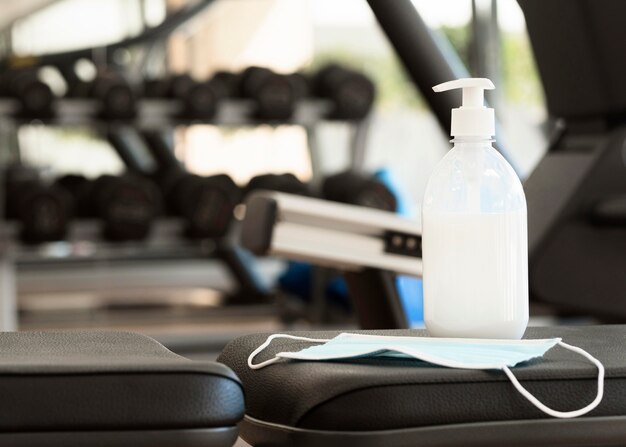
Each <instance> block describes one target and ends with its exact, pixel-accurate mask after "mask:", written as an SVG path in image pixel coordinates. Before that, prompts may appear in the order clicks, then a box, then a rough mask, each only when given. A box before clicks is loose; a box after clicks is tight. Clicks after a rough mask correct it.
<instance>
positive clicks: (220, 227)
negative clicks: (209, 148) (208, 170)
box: [162, 170, 241, 239]
mask: <svg viewBox="0 0 626 447" xmlns="http://www.w3.org/2000/svg"><path fill="white" fill-rule="evenodd" d="M162 184H163V190H164V194H165V197H166V200H167V203H168V206H169V209H170V210H171V211H172V212H173V214H175V215H179V216H182V217H183V218H184V219H185V221H186V222H187V236H188V237H190V238H192V239H203V238H218V237H222V236H225V235H226V233H227V232H228V228H229V226H230V222H231V220H232V219H233V211H234V209H235V206H237V204H238V203H239V202H240V201H241V191H240V189H239V187H238V186H237V184H236V183H235V182H234V181H233V180H232V179H231V178H230V177H229V176H228V175H226V174H218V175H213V176H210V177H201V176H198V175H194V174H190V173H188V172H184V171H179V170H175V171H174V172H171V173H170V174H169V175H168V176H166V178H165V179H164V180H163V183H162Z"/></svg>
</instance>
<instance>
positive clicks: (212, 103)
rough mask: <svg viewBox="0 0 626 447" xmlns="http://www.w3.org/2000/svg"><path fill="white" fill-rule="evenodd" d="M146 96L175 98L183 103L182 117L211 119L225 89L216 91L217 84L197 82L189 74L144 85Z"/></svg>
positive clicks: (152, 81)
mask: <svg viewBox="0 0 626 447" xmlns="http://www.w3.org/2000/svg"><path fill="white" fill-rule="evenodd" d="M144 95H145V96H146V97H148V98H174V99H179V100H181V101H182V102H183V104H184V106H183V110H182V111H181V113H180V116H181V117H183V118H189V119H211V118H212V117H213V116H214V115H215V111H216V105H217V102H218V100H219V99H220V98H221V97H222V96H223V95H224V93H223V88H222V87H221V86H220V87H219V89H216V87H215V82H213V81H207V82H197V81H195V80H194V79H193V78H192V77H191V76H189V75H187V74H179V75H174V76H171V77H169V78H166V79H158V80H156V79H153V80H148V81H146V82H145V83H144Z"/></svg>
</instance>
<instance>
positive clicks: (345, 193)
mask: <svg viewBox="0 0 626 447" xmlns="http://www.w3.org/2000/svg"><path fill="white" fill-rule="evenodd" d="M322 195H323V197H324V198H325V199H326V200H332V201H334V202H341V203H348V204H352V205H359V206H365V207H368V208H376V209H380V210H384V211H392V212H395V211H396V210H397V207H398V202H397V200H396V197H395V195H394V194H393V193H392V192H391V190H389V188H387V186H386V185H385V184H384V183H382V182H381V181H380V180H378V179H376V178H375V177H373V176H369V175H366V174H361V173H357V172H352V171H346V172H341V173H339V174H334V175H331V176H329V177H327V178H326V179H325V180H324V183H323V184H322Z"/></svg>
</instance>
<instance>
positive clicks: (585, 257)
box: [519, 0, 626, 322]
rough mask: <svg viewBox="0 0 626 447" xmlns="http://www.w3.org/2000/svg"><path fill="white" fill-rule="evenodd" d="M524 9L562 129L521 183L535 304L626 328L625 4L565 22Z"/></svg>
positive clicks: (572, 13) (553, 8) (582, 4)
mask: <svg viewBox="0 0 626 447" xmlns="http://www.w3.org/2000/svg"><path fill="white" fill-rule="evenodd" d="M519 3H520V6H521V8H522V11H523V12H524V15H525V17H526V23H527V26H528V33H529V37H530V41H531V44H532V47H533V51H534V54H535V58H536V60H537V68H538V70H539V73H540V75H541V80H542V83H543V87H544V90H545V96H546V105H547V108H548V112H549V115H550V116H552V117H554V118H557V119H558V120H559V123H560V124H559V127H558V128H557V129H556V131H555V133H554V135H553V136H554V138H553V141H552V144H551V147H550V148H549V151H548V153H547V154H546V155H545V157H544V158H543V159H542V160H541V161H540V162H539V164H538V165H537V167H536V168H535V170H534V171H533V172H532V173H531V175H530V176H529V177H528V179H527V180H526V182H525V185H524V187H525V189H526V197H527V201H528V231H529V251H530V264H529V276H530V293H531V298H533V299H535V300H538V301H541V302H543V303H548V304H551V305H555V306H557V307H558V309H561V310H563V311H564V312H575V313H584V314H587V315H594V316H597V317H599V318H602V319H604V320H605V321H613V322H614V321H626V274H625V272H626V225H624V222H625V221H626V158H625V152H624V144H625V142H626V114H625V112H626V90H625V89H624V82H623V79H624V76H625V75H626V68H625V67H624V64H623V63H622V62H621V60H620V59H619V57H617V58H616V57H615V56H616V55H618V54H622V53H623V51H624V49H625V48H626V45H625V42H626V33H625V32H624V27H623V26H621V25H620V21H619V17H623V15H624V14H626V4H623V3H621V2H607V3H606V4H605V3H602V2H600V3H598V2H592V1H581V0H576V1H574V2H572V3H571V4H568V8H567V14H566V15H565V16H563V10H562V9H561V8H559V7H558V6H559V5H556V4H551V5H550V6H549V7H548V8H546V9H545V10H541V11H540V10H539V9H538V8H537V7H536V5H534V4H532V2H529V1H525V0H521V1H520V2H519ZM557 18H558V19H557ZM555 35H558V36H559V39H558V42H557V40H555V39H554V36H555ZM570 55H575V56H576V57H575V58H571V57H570ZM563 64H567V66H564V65H563Z"/></svg>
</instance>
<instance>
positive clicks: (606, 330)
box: [218, 326, 626, 447]
mask: <svg viewBox="0 0 626 447" xmlns="http://www.w3.org/2000/svg"><path fill="white" fill-rule="evenodd" d="M350 332H356V333H365V334H377V335H398V336H425V335H426V333H425V331H423V330H394V331H350ZM289 334H291V335H295V336H304V337H309V338H316V339H326V338H332V337H334V336H336V335H338V334H339V332H337V331H330V332H292V333H289ZM267 336H268V334H267V333H265V334H254V335H247V336H244V337H240V338H238V339H236V340H234V341H232V342H231V343H230V344H228V345H227V346H226V348H225V349H224V351H223V352H222V354H221V355H220V357H219V358H218V361H220V362H222V363H224V364H225V365H227V366H229V367H231V368H232V369H233V370H234V371H235V373H236V374H237V375H238V376H239V378H240V379H241V381H242V383H243V387H244V391H245V394H246V415H245V417H244V420H243V422H242V423H241V424H240V430H241V437H242V438H243V439H244V440H245V441H246V442H248V443H250V444H251V445H272V446H277V447H279V446H287V445H298V446H314V445H327V446H345V445H359V446H381V445H384V446H390V447H396V446H409V445H416V446H417V445H419V446H426V447H428V446H438V447H442V446H443V447H446V446H447V447H452V446H458V445H463V446H476V447H479V446H481V447H482V446H486V445H492V446H495V445H524V446H529V447H531V446H544V445H576V446H585V447H592V446H597V445H621V444H622V443H623V439H624V438H625V437H626V402H625V401H624V399H622V396H623V395H624V392H626V374H625V371H626V358H625V357H624V356H623V355H620V354H619V353H620V352H622V351H623V340H624V337H625V336H626V326H576V327H567V326H562V327H545V328H529V329H528V331H527V333H526V337H525V338H531V339H532V338H551V337H562V338H563V341H564V342H566V343H568V344H572V345H574V346H579V347H581V348H582V349H584V350H586V351H587V352H589V353H591V354H592V355H593V356H594V357H596V358H597V359H598V360H600V361H601V362H602V363H603V364H604V366H605V369H606V378H605V382H604V384H605V386H604V388H605V393H604V398H603V400H602V402H601V403H600V405H599V406H598V407H597V408H596V409H595V410H593V411H592V412H591V413H589V414H588V415H586V416H584V417H580V418H575V419H555V418H547V417H546V416H545V415H544V413H542V412H541V411H539V410H538V409H537V408H535V407H534V406H533V405H531V404H530V403H529V402H528V401H527V400H526V399H525V398H524V397H522V396H520V395H519V394H518V393H517V392H515V390H514V389H513V386H512V385H511V382H510V381H509V380H508V378H507V377H506V375H505V374H504V373H502V372H498V371H481V370H469V369H468V370H461V369H448V368H442V367H436V366H431V365H428V364H426V363H419V362H414V361H407V360H406V359H391V358H382V359H375V358H368V359H363V360H360V361H359V360H350V361H343V362H342V361H332V362H291V361H289V360H285V361H281V362H277V363H276V364H273V365H270V366H268V367H266V368H264V369H261V370H252V369H250V368H249V367H248V365H247V362H246V360H247V359H248V356H249V355H250V354H251V353H252V351H253V350H254V349H256V348H258V347H259V346H260V345H261V344H262V343H263V342H264V341H265V340H266V339H267ZM310 345H311V344H310V343H306V342H298V341H295V340H285V339H282V340H278V339H277V340H274V341H273V342H272V344H271V345H270V346H269V347H268V349H267V352H264V353H263V354H261V355H260V356H259V357H258V359H257V361H259V362H260V361H263V360H266V359H269V358H271V357H273V356H274V355H275V354H276V353H278V352H281V351H299V350H301V349H303V348H305V347H307V346H310ZM513 373H514V375H515V376H516V377H517V378H518V379H519V381H520V382H521V384H522V385H523V386H525V387H528V389H529V391H530V392H531V393H532V394H533V395H535V396H536V397H537V398H538V399H539V400H540V401H541V402H543V403H545V404H546V405H548V406H549V407H556V408H559V409H563V410H567V409H571V408H581V407H583V406H585V405H587V404H588V403H589V402H591V401H592V400H593V398H594V396H595V395H596V393H597V381H598V379H597V376H598V371H597V369H596V368H595V367H594V366H593V365H590V364H589V363H588V362H583V361H579V360H578V359H576V358H573V357H572V355H571V354H570V353H568V352H567V351H564V350H562V349H559V348H555V349H552V350H550V351H548V352H547V353H546V354H545V356H544V357H543V358H542V359H541V361H538V362H529V363H527V364H526V365H524V366H519V367H516V368H515V369H514V370H513ZM373 402H375V403H376V404H375V405H372V403H373ZM268 403H271V404H268Z"/></svg>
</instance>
